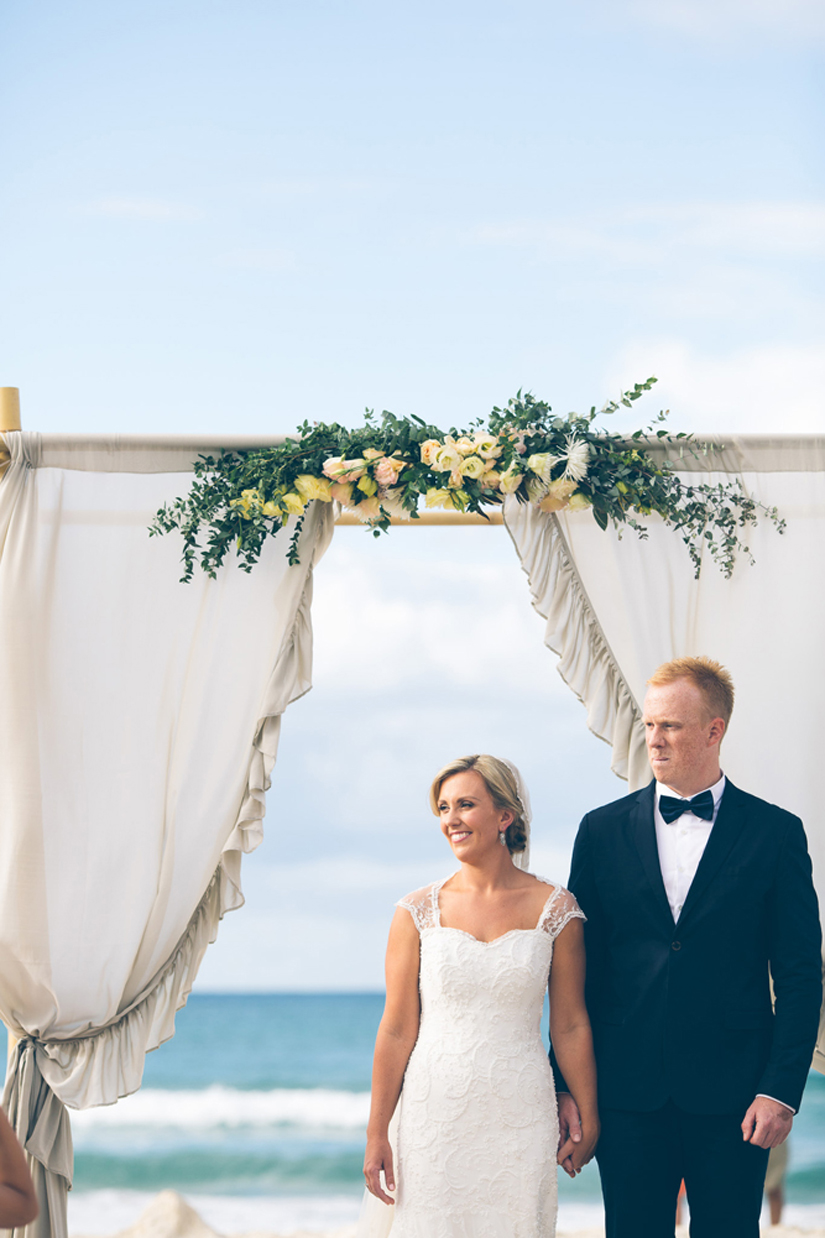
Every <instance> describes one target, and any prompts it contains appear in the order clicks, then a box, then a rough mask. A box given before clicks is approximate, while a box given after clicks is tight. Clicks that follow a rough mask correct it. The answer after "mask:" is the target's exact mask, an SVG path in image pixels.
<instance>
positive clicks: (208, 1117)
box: [71, 1084, 370, 1143]
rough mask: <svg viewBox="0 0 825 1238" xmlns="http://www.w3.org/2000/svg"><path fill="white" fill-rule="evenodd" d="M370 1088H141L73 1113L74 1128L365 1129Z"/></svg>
mask: <svg viewBox="0 0 825 1238" xmlns="http://www.w3.org/2000/svg"><path fill="white" fill-rule="evenodd" d="M369 1104H370V1095H369V1092H342V1091H334V1090H331V1089H328V1088H273V1089H272V1090H271V1091H244V1090H242V1089H239V1088H228V1087H223V1086H221V1085H220V1084H213V1085H212V1087H208V1088H201V1089H198V1090H192V1091H187V1090H181V1091H173V1090H170V1089H166V1088H143V1089H142V1090H141V1091H140V1092H136V1093H135V1094H134V1095H133V1096H127V1097H124V1099H123V1100H120V1101H118V1103H117V1104H116V1105H105V1106H99V1107H98V1108H95V1109H83V1110H78V1111H77V1112H73V1113H72V1115H71V1117H72V1130H73V1131H74V1132H75V1136H76V1138H77V1141H78V1142H79V1143H82V1139H83V1135H84V1134H86V1133H88V1134H90V1135H91V1134H93V1133H96V1132H98V1131H100V1130H102V1129H109V1128H112V1127H118V1128H125V1127H134V1128H138V1127H143V1128H145V1127H165V1128H167V1129H180V1130H198V1131H204V1130H207V1129H209V1128H210V1127H212V1128H221V1127H222V1128H228V1127H272V1126H301V1127H313V1128H321V1129H326V1128H334V1129H338V1130H363V1129H364V1127H365V1126H366V1123H367V1117H368V1116H369Z"/></svg>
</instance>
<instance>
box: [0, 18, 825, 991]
mask: <svg viewBox="0 0 825 1238" xmlns="http://www.w3.org/2000/svg"><path fill="white" fill-rule="evenodd" d="M823 41H825V11H824V10H823V8H822V6H821V5H820V4H819V3H818V0H817V2H816V3H808V2H807V0H714V2H710V0H611V2H610V3H608V2H607V0H580V2H579V3H578V4H576V5H562V4H558V3H548V2H547V0H545V3H538V2H537V0H508V2H507V3H503V2H499V0H473V2H472V3H469V0H468V2H464V0H439V2H438V3H434V2H432V0H416V3H415V4H412V3H395V4H389V3H386V0H385V2H384V3H375V2H373V0H300V2H298V0H289V2H288V0H283V2H281V0H232V2H231V3H229V2H226V0H198V2H197V3H194V0H162V2H161V0H118V3H117V4H115V5H113V4H111V3H110V2H109V0H105V2H104V0H60V2H57V0H51V2H49V0H40V2H38V0H27V2H25V3H23V2H22V0H6V2H5V4H4V5H3V6H2V10H1V11H0V48H2V63H3V73H2V76H0V122H1V123H0V161H1V162H0V166H1V167H2V169H3V175H2V184H0V238H2V241H1V242H0V278H1V280H2V289H3V295H2V298H0V385H13V386H18V387H19V388H20V389H21V404H22V413H23V424H24V427H25V428H27V429H31V430H35V429H36V430H40V431H42V432H44V433H47V432H62V433H87V432H91V433H108V432H111V433H151V434H157V433H190V434H196V433H198V432H202V431H203V432H209V433H225V434H232V433H237V434H239V435H241V434H244V435H245V434H250V435H254V434H275V433H280V432H287V431H290V430H292V429H294V428H295V427H296V426H297V425H298V424H299V423H300V422H301V421H303V420H304V418H309V419H311V420H327V421H332V420H336V421H340V422H342V423H344V424H347V425H357V424H359V422H360V419H361V416H362V414H363V410H364V408H365V407H369V408H375V409H377V410H381V409H383V408H387V409H391V410H392V411H393V412H395V413H396V414H398V415H409V414H412V413H415V414H417V415H419V416H422V417H425V418H426V419H427V420H428V421H429V420H432V421H434V422H435V423H436V424H440V425H443V426H445V427H446V426H449V425H451V424H466V423H467V422H469V421H470V420H472V419H474V418H476V417H478V416H483V415H485V414H486V413H487V412H488V411H489V409H490V408H492V407H493V406H494V405H501V404H504V403H505V402H506V401H507V399H508V398H509V397H510V396H511V395H513V394H514V393H515V392H516V391H517V390H518V389H524V390H531V391H533V392H534V393H535V394H536V395H537V396H540V397H541V398H543V399H546V400H548V401H549V402H550V403H551V404H552V405H553V407H554V408H555V409H556V410H557V411H558V412H560V413H567V412H569V411H571V410H577V411H584V410H586V409H588V408H589V407H590V406H591V405H597V406H601V405H602V403H603V402H604V401H605V400H606V399H607V397H608V396H615V395H616V394H617V392H618V391H620V390H621V389H622V388H625V387H628V386H631V385H632V384H633V383H634V382H635V381H640V380H642V379H645V378H647V377H648V376H649V375H656V376H657V378H658V379H659V383H658V385H657V387H656V389H655V390H654V392H653V393H652V394H651V395H650V396H647V397H645V399H644V400H643V401H641V402H640V403H639V404H637V405H636V406H635V407H634V410H633V412H632V414H623V415H621V416H618V417H616V418H614V420H613V423H612V424H613V425H614V427H615V428H616V429H627V428H636V427H637V426H638V425H641V424H643V423H645V422H647V421H649V420H650V419H651V418H652V417H654V416H655V415H656V413H657V412H658V410H659V409H660V408H668V409H670V423H671V426H672V428H673V429H674V430H687V431H698V432H701V431H716V432H720V433H737V432H739V433H767V432H776V431H781V432H785V433H793V432H797V433H811V432H822V431H823V430H825V414H824V413H823V398H822V392H823V389H825V354H824V353H823V349H822V344H821V341H822V338H823V317H825V315H824V314H823V297H822V279H821V267H822V258H823V254H825V195H823V186H822V181H823V171H822V169H823V161H822V115H823V107H822V86H821V83H822V80H823V76H822V71H821V70H822V49H823ZM686 570H688V568H687V563H686ZM313 620H314V626H315V642H316V647H315V655H316V656H315V671H314V682H315V687H314V689H313V691H312V692H311V693H310V694H309V695H308V696H307V697H306V698H304V699H303V700H301V701H300V702H298V703H296V704H295V705H294V706H293V707H292V708H291V710H290V711H289V713H288V715H287V717H286V719H285V722H284V728H283V738H282V743H281V751H280V756H279V763H278V765H277V767H276V770H275V774H274V782H273V790H272V792H271V793H270V796H269V807H268V816H267V823H266V828H267V837H266V840H265V842H264V844H263V845H262V847H261V848H260V849H259V851H258V852H257V853H255V854H254V855H253V856H250V857H248V859H247V861H246V868H245V887H246V892H247V899H248V901H247V906H246V908H244V910H243V911H241V912H239V913H237V914H235V915H233V916H230V917H228V918H227V920H226V921H225V923H224V924H223V926H222V930H221V934H220V937H219V940H218V942H217V944H216V945H215V946H214V947H212V949H211V950H210V952H209V954H208V956H207V959H206V961H205V963H204V965H203V967H202V970H201V976H200V979H199V982H198V984H199V987H200V988H201V989H206V988H209V989H218V990H220V989H229V988H231V989H269V988H273V989H286V990H295V989H328V988H333V989H335V988H349V989H358V988H365V989H374V988H378V987H380V984H381V959H382V954H383V948H384V939H385V934H386V929H387V926H388V923H389V919H390V917H391V914H392V905H393V903H394V901H395V899H397V898H398V897H400V896H401V895H403V894H404V893H406V892H407V891H408V890H409V889H412V888H414V887H415V886H416V885H420V884H422V883H423V882H425V881H427V880H430V879H433V878H435V877H439V876H442V875H444V874H445V873H446V872H448V871H450V857H449V855H448V854H447V852H446V845H445V844H444V843H443V840H441V838H440V836H439V833H438V828H437V825H436V823H435V820H434V818H433V817H432V816H431V815H430V813H429V810H428V808H427V803H426V796H427V787H428V785H429V781H430V778H431V777H432V774H433V773H434V772H435V770H436V769H437V768H439V766H440V765H442V764H443V763H444V762H445V761H446V760H448V759H450V758H451V757H453V756H455V755H458V754H459V753H463V752H466V751H479V750H487V751H493V752H498V753H501V754H503V755H506V756H508V757H510V758H511V759H513V760H515V761H516V762H517V763H518V764H519V765H520V766H521V767H522V769H523V772H524V774H525V777H526V779H527V782H528V785H529V786H530V788H531V792H532V795H533V800H534V808H535V812H536V825H535V848H534V850H535V863H534V868H535V870H536V871H539V872H542V873H543V874H544V875H546V876H549V877H555V878H560V879H562V880H563V879H564V878H565V877H566V870H567V864H568V861H569V852H570V846H571V844H572V839H573V836H574V833H575V827H576V823H577V821H578V819H579V817H580V816H581V814H582V813H583V812H584V811H585V810H586V809H587V808H588V807H591V806H593V805H594V804H597V803H603V802H606V801H607V800H609V799H611V798H615V797H616V796H617V795H619V794H621V793H622V790H623V784H622V783H620V782H619V780H618V779H616V778H615V777H613V775H611V774H610V772H609V768H608V760H609V753H608V749H607V747H606V745H604V744H603V743H601V742H600V741H598V740H596V739H595V738H594V737H592V736H590V735H589V734H588V732H587V730H586V727H585V723H584V711H583V709H582V707H581V705H580V704H579V703H578V702H577V701H576V700H575V699H574V697H573V696H572V694H571V693H570V692H569V690H568V689H567V688H566V686H565V685H564V684H563V683H562V682H561V680H560V678H559V676H558V675H557V673H556V670H555V658H554V656H553V655H552V653H551V652H550V651H549V650H547V649H545V648H544V647H543V644H542V635H543V624H542V621H541V619H540V617H539V616H537V615H536V614H535V613H534V612H533V611H532V610H531V607H530V600H529V594H528V590H527V583H526V579H525V578H524V576H523V575H522V573H521V571H520V569H519V567H518V563H517V561H516V558H515V554H514V551H513V549H512V547H511V546H510V543H509V539H508V537H507V534H506V532H505V531H504V530H503V529H489V530H488V529H481V530H476V529H472V530H469V529H468V530H451V531H438V530H420V529H414V530H407V529H398V530H393V531H392V532H391V533H390V534H389V535H388V536H387V537H383V538H381V539H378V540H375V539H373V538H371V537H370V536H369V535H368V534H367V533H365V532H364V531H363V530H359V529H339V530H338V531H337V532H336V535H335V537H334V539H333V544H332V547H331V549H330V550H329V552H328V553H327V556H326V559H325V560H324V561H323V563H322V564H321V565H320V567H319V568H318V571H317V573H316V581H315V601H314V607H313ZM651 669H652V668H651Z"/></svg>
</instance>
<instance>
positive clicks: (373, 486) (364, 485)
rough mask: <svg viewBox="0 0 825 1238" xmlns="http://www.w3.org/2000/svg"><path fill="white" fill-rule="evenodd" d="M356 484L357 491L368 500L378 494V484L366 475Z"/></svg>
mask: <svg viewBox="0 0 825 1238" xmlns="http://www.w3.org/2000/svg"><path fill="white" fill-rule="evenodd" d="M356 484H357V486H358V489H359V490H360V491H362V493H363V494H365V495H366V496H367V498H368V499H371V498H372V496H373V495H374V494H377V493H378V483H377V482H376V481H375V480H374V478H372V477H370V476H369V475H368V474H367V473H365V474H364V476H363V477H360V478H359V479H358V481H357V483H356Z"/></svg>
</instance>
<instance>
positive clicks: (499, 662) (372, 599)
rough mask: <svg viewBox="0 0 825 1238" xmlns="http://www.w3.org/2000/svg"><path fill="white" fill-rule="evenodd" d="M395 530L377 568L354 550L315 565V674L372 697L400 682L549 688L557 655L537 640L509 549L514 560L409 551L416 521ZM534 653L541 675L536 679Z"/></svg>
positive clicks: (537, 628)
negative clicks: (390, 555)
mask: <svg viewBox="0 0 825 1238" xmlns="http://www.w3.org/2000/svg"><path fill="white" fill-rule="evenodd" d="M486 535H487V537H490V538H495V537H496V531H495V530H493V529H491V530H489V532H487V534H486ZM391 536H392V537H393V539H394V540H395V543H396V550H397V556H396V557H395V558H394V559H393V560H392V561H391V562H389V563H387V562H384V564H383V565H382V567H381V568H380V569H379V568H378V566H377V564H371V563H369V562H368V561H367V560H365V558H364V557H363V556H361V555H359V554H358V553H357V551H353V552H352V553H349V554H346V553H344V554H343V555H336V558H335V560H334V561H332V560H331V559H330V560H329V561H328V562H327V563H326V564H324V565H323V566H322V568H321V570H320V571H319V572H318V574H317V577H316V597H315V609H314V611H313V616H314V622H315V671H314V675H315V679H316V682H318V683H324V684H326V685H327V686H328V687H329V688H330V690H333V691H344V692H357V693H358V694H359V695H363V696H364V697H365V698H373V699H374V698H386V697H387V695H388V694H389V693H394V692H397V691H398V690H399V689H400V688H402V687H404V686H405V685H406V686H408V687H410V686H416V685H418V686H421V687H425V686H426V685H430V690H431V691H432V692H435V693H437V694H439V695H441V694H443V693H444V692H445V691H447V690H449V689H468V690H473V689H475V690H477V691H478V692H479V693H480V694H481V695H482V696H483V695H484V692H485V687H486V686H489V685H490V684H491V683H492V681H493V680H495V681H496V682H506V683H507V684H508V685H509V686H510V687H511V688H512V689H513V690H516V689H518V690H520V691H523V692H525V693H527V694H529V695H531V696H532V695H534V694H535V693H536V692H546V681H547V678H549V670H550V668H551V667H552V665H553V659H552V657H551V655H549V654H548V653H547V651H546V650H545V649H543V647H542V643H541V635H542V625H541V620H540V619H539V618H538V617H537V616H536V614H535V612H534V611H533V610H532V608H531V606H530V602H529V591H528V585H527V580H526V578H525V577H524V575H523V574H522V573H521V571H520V570H519V567H518V561H517V558H516V555H515V551H513V552H512V562H510V563H495V562H491V563H479V562H475V563H462V562H460V561H456V560H455V559H452V560H445V559H437V558H436V559H433V560H426V559H421V558H409V559H408V558H406V557H405V554H404V549H405V548H404V545H403V539H404V538H415V537H419V536H420V534H419V532H418V530H409V531H408V530H403V529H397V530H394V531H393V533H392V535H391ZM399 543H401V544H400V545H399ZM335 599H338V602H337V604H336V601H335ZM347 600H350V601H351V604H346V601H347ZM525 650H532V651H533V653H534V656H533V657H530V656H525ZM536 660H541V664H542V670H543V669H544V667H545V665H546V667H547V670H548V674H547V675H545V676H542V677H539V678H537V675H536V667H535V662H536Z"/></svg>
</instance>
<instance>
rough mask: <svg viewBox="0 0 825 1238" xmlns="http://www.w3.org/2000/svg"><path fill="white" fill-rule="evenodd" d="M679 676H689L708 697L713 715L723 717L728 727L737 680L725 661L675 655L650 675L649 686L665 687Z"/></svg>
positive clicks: (708, 704)
mask: <svg viewBox="0 0 825 1238" xmlns="http://www.w3.org/2000/svg"><path fill="white" fill-rule="evenodd" d="M677 679H689V680H690V682H691V683H694V684H696V687H697V688H698V689H699V691H700V692H701V693H702V696H703V697H704V698H705V703H706V705H707V707H708V710H709V711H710V717H711V718H722V719H724V722H725V728H726V729H727V725H728V723H729V722H730V716H731V714H732V713H733V680H732V679H731V677H730V672H729V671H727V670H725V668H724V666H723V665H722V663H721V662H714V660H713V658H674V659H673V660H672V661H671V662H663V663H662V665H661V666H660V667H657V669H656V670H655V671H654V672H653V674H652V675H651V676H650V679H648V681H647V682H648V686H649V687H654V688H661V687H662V686H663V685H664V684H667V683H673V682H674V681H675V680H677Z"/></svg>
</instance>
